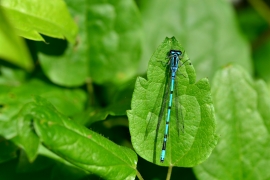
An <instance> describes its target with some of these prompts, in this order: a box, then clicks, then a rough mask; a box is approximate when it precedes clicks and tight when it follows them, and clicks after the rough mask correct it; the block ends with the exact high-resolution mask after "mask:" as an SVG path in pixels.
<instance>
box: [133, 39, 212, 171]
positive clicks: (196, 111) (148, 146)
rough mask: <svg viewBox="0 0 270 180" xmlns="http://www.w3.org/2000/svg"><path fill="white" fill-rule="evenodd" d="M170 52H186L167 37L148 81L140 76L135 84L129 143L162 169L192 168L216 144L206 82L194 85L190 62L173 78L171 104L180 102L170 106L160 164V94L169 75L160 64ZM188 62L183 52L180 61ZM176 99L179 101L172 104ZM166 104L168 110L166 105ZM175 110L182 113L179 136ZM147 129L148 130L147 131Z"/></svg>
mask: <svg viewBox="0 0 270 180" xmlns="http://www.w3.org/2000/svg"><path fill="white" fill-rule="evenodd" d="M171 49H177V50H181V51H182V52H185V50H184V49H183V47H182V46H181V45H180V44H179V43H178V42H177V40H176V39H175V38H174V37H173V38H171V39H170V38H166V39H165V41H164V42H163V43H162V44H161V45H160V46H159V47H158V49H157V50H156V51H155V53H154V54H153V56H152V58H151V60H150V61H149V66H148V71H147V80H146V79H143V78H140V77H139V78H138V79H137V81H136V85H135V90H134V94H133V99H132V104H131V109H132V110H131V111H129V112H128V117H129V128H130V134H131V138H132V139H131V140H132V144H133V147H134V149H135V150H136V152H137V153H138V154H139V155H140V156H141V157H143V158H144V159H146V160H148V161H150V162H154V163H156V164H159V165H165V166H168V165H172V166H182V167H193V166H195V165H197V164H199V163H201V162H202V161H204V160H205V159H206V158H208V156H209V155H210V154H211V151H212V150H213V148H214V147H215V145H216V143H217V137H216V135H215V119H214V107H213V104H212V100H211V94H210V85H209V82H208V80H207V79H206V78H205V79H201V80H200V81H198V82H196V74H195V71H194V68H193V66H192V65H190V64H189V63H185V64H184V65H183V66H181V67H180V69H179V72H178V74H177V77H176V82H178V84H179V86H176V88H178V89H175V91H177V92H178V96H179V97H178V96H177V95H175V96H174V100H173V102H178V103H179V105H178V106H177V107H178V108H179V109H178V110H177V109H176V105H175V103H173V106H172V113H171V121H170V128H169V129H170V131H169V137H168V143H167V146H166V158H165V162H164V163H160V162H159V161H160V153H161V149H162V142H163V137H164V129H165V117H163V118H162V122H161V125H160V128H159V131H158V132H156V128H157V124H158V120H159V114H160V111H162V110H161V108H162V98H163V95H162V93H163V92H165V90H164V89H165V85H166V83H165V79H166V78H165V77H167V73H168V71H166V69H167V68H168V66H164V65H163V63H167V62H168V57H167V53H166V52H169V51H170V50H171ZM187 60H188V56H187V53H184V56H183V58H182V62H185V61H187ZM160 61H161V62H160ZM162 62H163V63H162ZM176 96H177V97H176ZM175 98H177V100H178V99H179V100H178V101H175ZM180 102H181V103H180ZM165 104H166V107H167V104H168V103H167V102H166V103H165ZM176 111H179V112H180V111H181V112H182V114H183V120H184V126H185V129H184V132H181V134H180V135H178V129H177V127H178V125H177V122H176V119H177V118H176ZM179 114H180V113H179ZM149 126H151V127H150V129H151V130H148V128H149ZM148 131H150V132H148ZM156 133H157V134H156Z"/></svg>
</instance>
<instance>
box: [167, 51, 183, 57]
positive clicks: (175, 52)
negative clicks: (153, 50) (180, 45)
mask: <svg viewBox="0 0 270 180" xmlns="http://www.w3.org/2000/svg"><path fill="white" fill-rule="evenodd" d="M181 54H182V51H178V50H170V52H169V56H174V55H177V56H180V55H181Z"/></svg>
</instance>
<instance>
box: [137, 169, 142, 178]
mask: <svg viewBox="0 0 270 180" xmlns="http://www.w3.org/2000/svg"><path fill="white" fill-rule="evenodd" d="M136 175H137V177H138V179H139V180H143V177H142V175H141V174H140V172H139V171H138V170H137V171H136Z"/></svg>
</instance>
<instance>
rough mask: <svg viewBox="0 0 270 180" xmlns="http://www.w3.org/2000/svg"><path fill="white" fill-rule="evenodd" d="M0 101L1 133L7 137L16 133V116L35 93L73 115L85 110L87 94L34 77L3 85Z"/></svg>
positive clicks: (0, 89)
mask: <svg viewBox="0 0 270 180" xmlns="http://www.w3.org/2000/svg"><path fill="white" fill-rule="evenodd" d="M0 91H1V93H0V102H1V105H2V106H3V107H2V109H1V113H0V134H1V135H2V136H4V137H5V138H7V139H10V138H11V137H14V136H15V135H16V121H14V118H13V117H14V116H15V115H16V114H17V113H18V112H19V111H20V109H21V108H22V107H23V106H24V105H25V104H26V103H28V102H30V101H32V97H33V96H35V95H39V96H42V97H44V98H46V99H47V100H49V101H50V102H51V103H52V104H53V105H54V106H55V107H56V108H57V110H58V111H60V112H61V113H63V114H65V115H67V116H73V115H75V114H77V113H79V112H81V111H83V109H84V106H85V103H86V100H87V99H86V98H87V97H86V94H85V93H84V92H83V91H82V90H80V89H72V90H70V89H64V88H60V87H57V86H54V85H51V84H47V83H44V82H42V81H40V80H37V79H32V80H31V81H30V82H28V83H24V84H23V85H20V86H18V87H10V86H1V88H0Z"/></svg>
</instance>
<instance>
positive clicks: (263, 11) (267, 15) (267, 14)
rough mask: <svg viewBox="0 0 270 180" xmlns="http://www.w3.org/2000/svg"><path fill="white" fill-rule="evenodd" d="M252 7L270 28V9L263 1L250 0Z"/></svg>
mask: <svg viewBox="0 0 270 180" xmlns="http://www.w3.org/2000/svg"><path fill="white" fill-rule="evenodd" d="M248 2H249V3H250V5H251V6H253V8H254V9H255V10H256V11H257V12H258V13H259V14H260V15H261V16H262V17H263V18H264V19H265V20H266V21H267V23H268V25H269V26H270V8H269V7H268V6H267V4H266V3H265V2H263V1H262V0H248Z"/></svg>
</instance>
